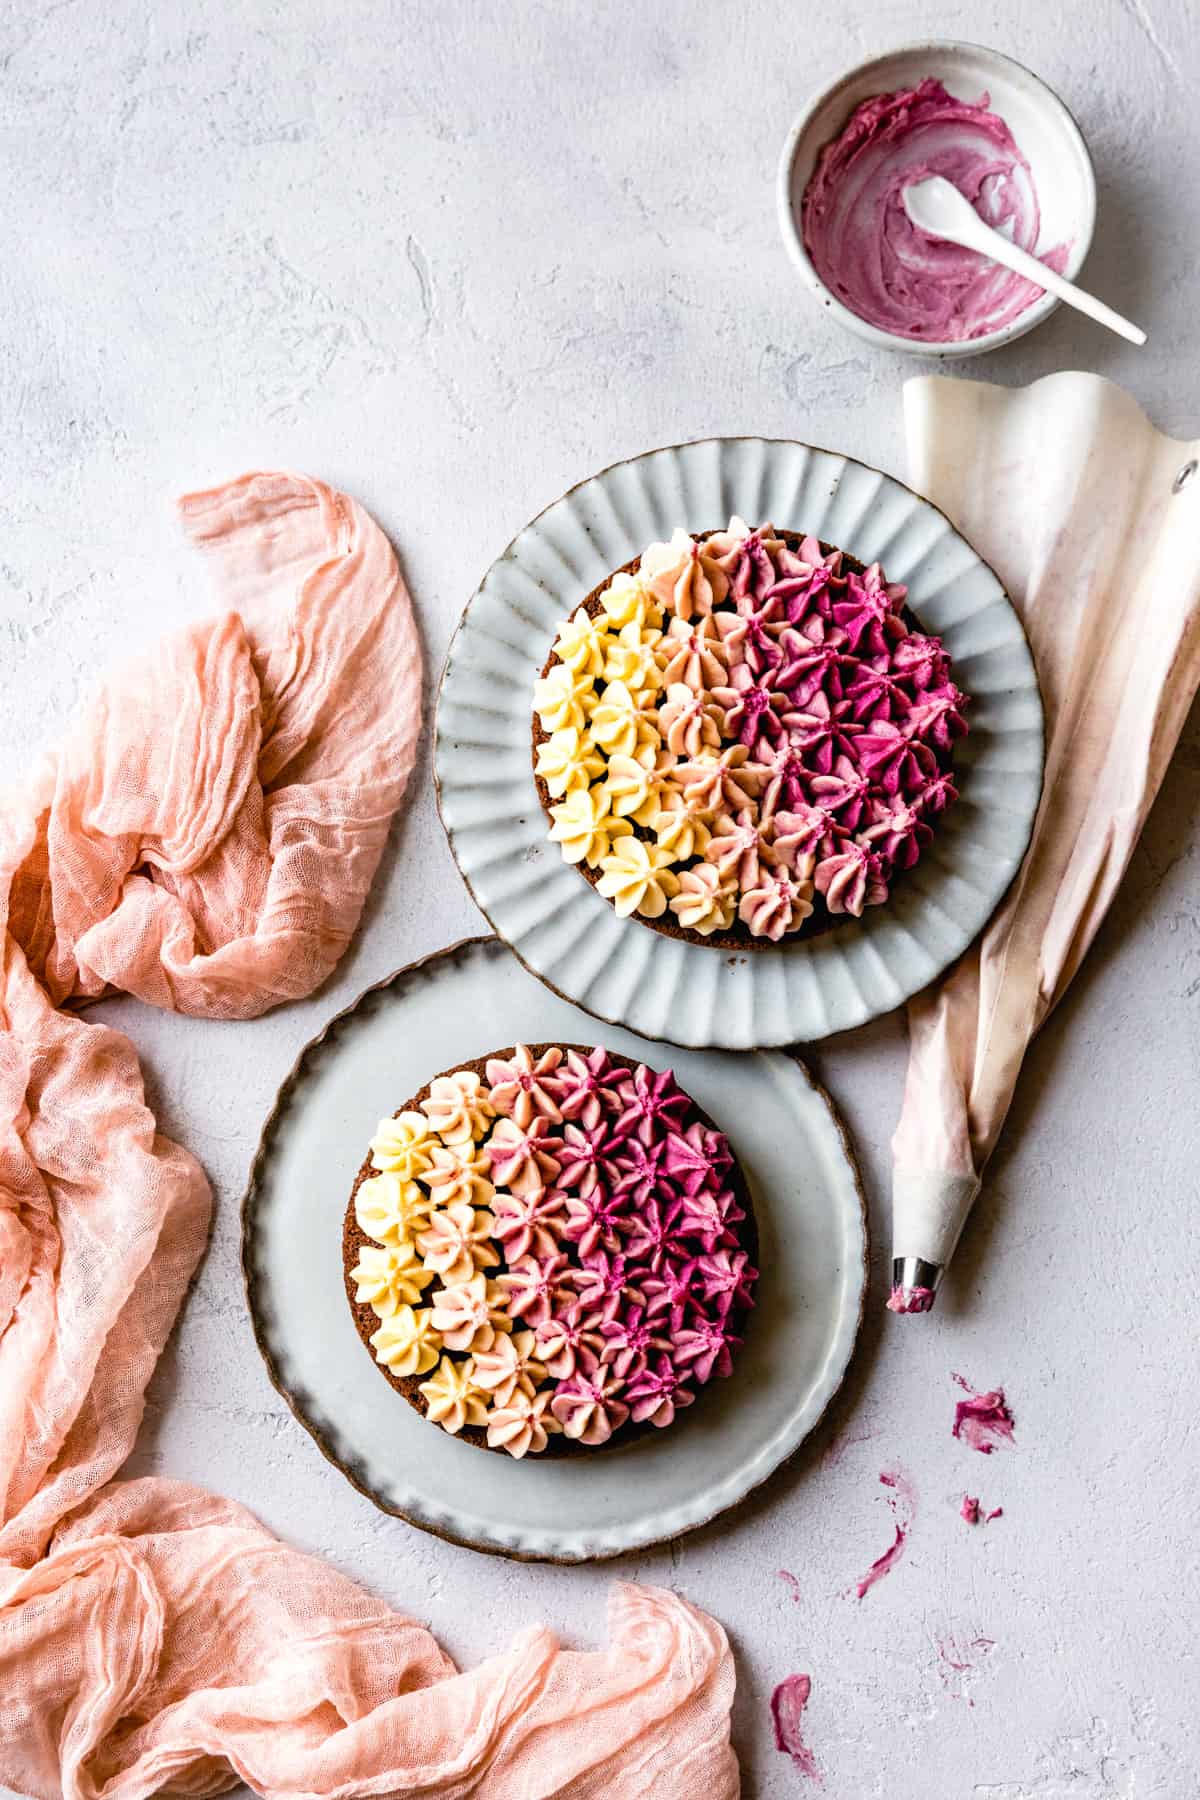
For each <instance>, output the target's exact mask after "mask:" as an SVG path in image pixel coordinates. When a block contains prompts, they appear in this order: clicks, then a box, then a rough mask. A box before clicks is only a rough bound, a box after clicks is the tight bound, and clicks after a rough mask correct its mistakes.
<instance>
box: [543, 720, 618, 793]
mask: <svg viewBox="0 0 1200 1800" xmlns="http://www.w3.org/2000/svg"><path fill="white" fill-rule="evenodd" d="M533 766H534V768H535V769H536V770H537V772H538V774H539V775H540V776H541V778H542V780H543V781H544V782H545V784H546V786H547V788H548V789H549V792H550V798H551V799H552V800H561V799H562V798H563V795H564V794H569V793H572V792H574V790H575V789H576V788H585V787H590V786H591V784H592V782H593V781H601V780H603V778H604V758H603V757H602V756H601V755H600V753H599V751H598V750H597V749H596V746H595V744H594V743H593V742H592V737H591V733H590V732H588V731H576V730H575V728H574V726H568V727H567V729H566V730H565V731H554V732H551V734H550V736H549V737H548V738H547V739H546V740H545V742H544V743H541V744H539V745H538V748H537V756H536V758H535V760H534V765H533Z"/></svg>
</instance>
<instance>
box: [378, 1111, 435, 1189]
mask: <svg viewBox="0 0 1200 1800" xmlns="http://www.w3.org/2000/svg"><path fill="white" fill-rule="evenodd" d="M430 1147H431V1146H430V1142H429V1122H428V1120H427V1119H425V1118H424V1117H423V1115H422V1114H421V1113H419V1112H403V1113H401V1114H400V1116H399V1117H398V1118H395V1119H381V1120H380V1121H379V1125H378V1128H377V1129H376V1132H375V1136H374V1137H373V1138H372V1139H371V1167H372V1168H373V1169H379V1170H380V1171H387V1172H388V1173H390V1174H393V1175H399V1176H400V1177H401V1178H402V1179H403V1180H405V1181H412V1180H414V1179H415V1178H416V1176H418V1175H420V1174H422V1173H423V1172H424V1170H426V1169H427V1168H428V1167H429V1152H430Z"/></svg>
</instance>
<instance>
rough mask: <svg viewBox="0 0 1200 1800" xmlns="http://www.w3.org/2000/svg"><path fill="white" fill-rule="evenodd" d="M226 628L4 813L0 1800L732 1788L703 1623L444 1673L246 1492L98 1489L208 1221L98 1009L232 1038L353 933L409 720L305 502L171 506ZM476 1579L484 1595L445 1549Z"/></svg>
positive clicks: (213, 630) (720, 1666)
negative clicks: (266, 1524)
mask: <svg viewBox="0 0 1200 1800" xmlns="http://www.w3.org/2000/svg"><path fill="white" fill-rule="evenodd" d="M183 514H184V520H185V523H186V525H187V528H188V530H189V531H190V533H191V535H192V537H193V538H194V539H195V540H196V541H197V542H199V543H201V544H203V545H204V546H205V547H206V548H207V549H208V550H209V551H210V552H211V553H212V554H213V555H214V557H215V559H216V562H217V568H218V573H219V577H220V580H221V584H222V587H223V589H224V591H225V594H226V595H227V597H228V599H229V601H230V603H231V605H232V607H233V608H234V609H235V610H231V611H228V612H226V613H224V614H223V615H222V616H221V617H219V618H217V619H215V620H211V621H209V622H208V623H206V624H203V625H197V626H193V627H191V628H189V629H188V630H186V631H184V632H182V633H180V634H179V636H177V637H175V638H172V639H170V640H168V641H167V642H166V643H165V644H163V645H161V646H159V647H158V648H157V649H156V650H155V651H154V652H153V653H152V654H150V655H149V656H147V657H146V658H145V659H144V660H143V661H142V662H141V663H139V664H137V665H135V666H134V667H132V668H130V669H127V670H125V671H124V672H123V673H122V674H120V675H119V676H117V677H115V678H113V679H110V680H109V681H108V682H107V683H106V684H105V686H104V687H103V688H102V689H101V692H100V694H99V697H98V699H97V701H96V703H95V705H94V706H93V708H92V710H91V712H90V713H89V714H88V716H87V718H86V720H85V721H84V723H83V725H82V727H81V729H80V730H79V732H78V733H77V734H76V735H75V736H74V737H73V738H72V739H71V741H70V742H69V743H68V744H67V746H66V747H65V748H64V749H63V750H62V751H61V752H60V753H58V754H57V755H55V756H53V757H50V758H49V759H47V761H46V762H45V763H44V765H43V766H42V768H41V769H40V770H39V772H38V774H37V775H36V777H35V779H34V782H33V784H32V786H31V788H30V789H29V790H28V791H27V792H26V793H24V794H23V795H21V796H20V797H19V798H10V799H9V800H8V802H7V804H6V806H5V807H4V808H3V809H2V810H0V923H2V924H3V926H4V940H3V943H4V948H3V959H4V960H3V969H2V977H0V978H2V988H0V1005H2V1007H3V1013H4V1019H3V1023H4V1026H5V1030H4V1033H3V1036H2V1037H0V1780H2V1781H4V1782H6V1783H8V1784H9V1785H10V1786H11V1787H13V1788H16V1789H18V1790H20V1791H21V1792H24V1793H28V1794H37V1795H45V1796H47V1797H50V1796H54V1797H55V1800H57V1796H59V1795H64V1796H66V1797H67V1800H90V1797H91V1796H94V1795H103V1796H113V1797H115V1796H122V1797H123V1800H129V1797H132V1796H140V1795H148V1794H153V1793H156V1792H158V1791H160V1790H163V1789H166V1790H170V1791H173V1792H178V1793H189V1794H215V1793H219V1792H221V1791H222V1790H224V1789H226V1788H228V1787H230V1786H232V1785H233V1784H234V1782H235V1780H236V1778H238V1777H241V1778H242V1779H243V1780H245V1781H247V1782H248V1783H249V1784H250V1785H251V1786H252V1787H254V1788H255V1789H257V1790H258V1791H259V1792H260V1793H263V1794H271V1795H276V1794H278V1795H283V1794H286V1795H289V1796H294V1795H322V1796H324V1795H330V1796H332V1795H339V1796H340V1795H357V1794H367V1793H371V1794H385V1793H403V1794H405V1795H440V1796H464V1795H467V1794H471V1795H479V1796H483V1797H484V1800H535V1797H536V1796H550V1795H555V1796H560V1797H564V1796H568V1795H569V1796H572V1797H574V1800H600V1797H601V1796H606V1797H611V1800H621V1797H632V1796H633V1795H639V1796H642V1795H650V1794H653V1795H655V1796H662V1797H663V1800H675V1797H678V1800H684V1796H693V1795H697V1794H702V1795H704V1796H705V1800H727V1797H729V1796H734V1795H736V1793H737V1768H736V1763H735V1762H734V1759H733V1754H732V1751H731V1750H730V1747H729V1707H730V1702H731V1699H732V1690H733V1671H732V1664H731V1660H730V1655H729V1649H728V1645H727V1644H726V1641H725V1638H724V1635H723V1633H722V1632H721V1630H720V1628H719V1626H717V1625H715V1624H714V1623H713V1622H712V1621H711V1620H709V1619H706V1618H705V1617H704V1616H703V1615H702V1614H700V1613H697V1612H695V1611H694V1610H693V1609H691V1608H690V1607H688V1606H687V1605H685V1603H684V1602H683V1601H681V1600H679V1599H677V1598H676V1597H674V1596H673V1595H671V1594H666V1593H661V1592H658V1591H656V1590H654V1589H651V1588H635V1587H622V1588H619V1589H617V1590H616V1593H615V1596H614V1600H613V1604H612V1609H611V1621H610V1622H611V1629H612V1634H613V1647H612V1648H611V1649H609V1650H608V1651H605V1652H600V1653H594V1654H577V1655H576V1654H569V1653H564V1652H562V1651H560V1650H559V1649H558V1648H557V1646H556V1644H555V1642H554V1639H553V1638H552V1637H551V1635H550V1634H549V1633H548V1632H547V1631H545V1630H541V1629H537V1628H533V1629H531V1630H529V1631H528V1632H527V1633H526V1634H525V1635H524V1636H522V1637H521V1638H519V1639H518V1640H517V1642H516V1643H515V1644H514V1645H513V1646H512V1648H511V1649H510V1650H509V1651H507V1652H506V1653H505V1654H504V1655H502V1656H498V1657H495V1658H493V1659H492V1660H491V1661H489V1662H486V1663H484V1664H482V1665H481V1666H480V1667H479V1668H477V1669H475V1670H473V1671H472V1672H471V1673H470V1674H467V1675H457V1674H456V1673H455V1671H454V1669H453V1667H452V1665H451V1664H450V1663H449V1662H448V1661H447V1659H446V1658H445V1657H444V1656H443V1655H442V1654H441V1652H440V1651H439V1649H438V1647H437V1645H436V1644H435V1642H434V1640H433V1638H432V1637H431V1636H430V1635H429V1633H428V1632H427V1631H425V1630H424V1629H423V1628H422V1627H421V1626H419V1625H416V1624H413V1623H412V1622H410V1621H409V1620H406V1619H404V1618H402V1617H400V1616H399V1615H397V1614H395V1613H392V1612H389V1611H388V1609H387V1608H386V1607H384V1606H383V1605H381V1604H380V1603H379V1602H378V1601H375V1600H372V1599H371V1598H370V1597H369V1596H368V1595H366V1594H364V1593H362V1592H361V1591H360V1590H359V1589H357V1588H355V1587H354V1586H353V1585H352V1584H351V1583H350V1582H348V1581H346V1580H345V1579H343V1578H342V1577H341V1576H339V1575H337V1574H336V1573H335V1572H334V1571H333V1570H332V1569H329V1568H327V1567H326V1566H325V1565H324V1564H322V1563H320V1562H318V1561H316V1560H314V1559H313V1558H311V1557H307V1556H302V1555H300V1554H299V1553H298V1552H296V1551H294V1550H289V1549H287V1548H286V1547H285V1546H284V1545H282V1544H280V1543H278V1542H277V1541H276V1540H275V1539H274V1538H272V1537H271V1536H270V1535H269V1534H268V1533H267V1532H266V1531H264V1530H263V1528H262V1527H261V1526H260V1525H258V1524H257V1523H256V1522H255V1520H254V1519H252V1518H251V1517H250V1515H249V1514H248V1513H246V1512H245V1511H244V1510H243V1509H242V1508H241V1507H239V1506H235V1505H234V1504H232V1503H231V1502H230V1501H227V1500H221V1499H218V1498H217V1497H215V1496H214V1495H211V1494H207V1493H205V1492H203V1491H202V1490H200V1489H197V1488H193V1487H188V1486H185V1485H184V1484H182V1483H177V1482H172V1481H164V1480H143V1481H131V1482H125V1483H113V1482H112V1481H111V1477H112V1476H113V1475H114V1474H115V1472H116V1470H117V1469H118V1468H119V1467H120V1465H121V1463H122V1462H123V1461H124V1460H125V1458H126V1456H127V1455H128V1453H129V1451H130V1448H131V1446H132V1444H133V1440H134V1436H135V1433H136V1431H137V1428H138V1424H139V1421H140V1419H141V1415H142V1404H143V1395H144V1392H145V1387H146V1383H147V1381H148V1380H149V1378H150V1374H151V1371H152V1370H153V1368H154V1364H155V1361H156V1359H157V1357H158V1355H159V1352H160V1351H161V1349H162V1347H163V1343H164V1341H165V1339H166V1337H167V1334H168V1332H169V1331H170V1329H171V1325H172V1322H173V1320H174V1318H175V1315H176V1312H177V1310H178V1308H179V1304H180V1301H181V1300H182V1298H183V1294H184V1290H185V1288H186V1286H187V1282H188V1279H189V1277H190V1276H191V1274H192V1271H193V1270H194V1269H195V1267H196V1264H197V1262H198V1260H199V1257H200V1254H201V1251H202V1249H203V1247H204V1242H205V1238H206V1235H207V1231H208V1221H209V1214H210V1207H211V1196H210V1193H209V1188H208V1184H207V1182H206V1180H205V1178H204V1175H203V1173H202V1171H201V1169H200V1167H199V1164H198V1163H196V1162H195V1160H194V1159H193V1158H192V1157H191V1156H189V1155H188V1153H187V1152H186V1151H184V1150H181V1149H180V1148H179V1147H178V1146H177V1145H175V1144H171V1143H169V1142H168V1141H167V1140H166V1139H165V1138H163V1137H160V1136H159V1135H158V1134H157V1132H156V1131H155V1128H154V1120H153V1119H152V1117H151V1116H150V1113H149V1112H148V1111H147V1108H146V1105H145V1100H144V1096H143V1090H142V1079H141V1074H140V1071H139V1069H138V1064H137V1059H136V1057H135V1055H134V1052H133V1049H132V1047H131V1045H130V1044H129V1043H128V1042H127V1041H126V1039H125V1038H123V1037H122V1036H121V1035H120V1034H119V1033H117V1032H115V1031H112V1030H110V1029H109V1028H107V1027H106V1026H102V1025H96V1024H90V1023H88V1022H87V1021H86V1020H84V1019H82V1018H80V1017H78V1016H76V1015H75V1014H74V1013H73V1012H71V1011H69V1010H68V1011H64V1010H59V1009H60V1008H61V1007H63V1006H64V1005H69V1003H70V1002H72V1001H76V1000H79V999H83V998H86V997H89V996H94V995H98V994H101V993H104V992H105V991H107V990H109V989H119V990H123V991H125V992H127V993H133V994H138V995H140V996H141V997H142V998H143V999H145V1000H150V1001H153V1002H154V1003H155V1004H157V1005H160V1006H166V1007H174V1008H175V1009H176V1010H178V1011H181V1012H192V1013H198V1014H205V1015H209V1016H216V1017H221V1018H247V1017H252V1016H254V1015H256V1014H258V1013H260V1012H263V1011H264V1010H265V1009H266V1008H267V1007H269V1006H271V1005H273V1004H274V1003H275V1002H276V1001H279V1000H284V999H292V998H295V997H297V996H299V995H302V994H307V993H309V992H310V991H311V990H312V989H313V988H314V987H316V986H317V984H318V983H319V982H320V981H321V980H322V979H323V978H324V977H325V976H326V975H327V974H328V973H329V971H330V970H331V969H332V968H333V966H334V964H335V963H336V961H337V959H338V957H339V955H340V954H341V952H342V950H343V949H344V947H345V945H346V943H347V941H348V939H349V937H350V934H351V932H352V931H353V930H354V927H355V925H356V923H357V920H358V916H359V912H360V909H361V907H362V903H363V899H364V896H365V894H366V892H367V888H368V886H369V885H370V882H371V878H372V876H373V874H374V872H375V868H376V865H377V863H378V860H379V855H380V852H381V850H382V848H383V844H384V840H385V838H386V835H387V830H388V824H389V821H390V819H391V816H392V813H393V811H394V809H395V807H396V805H397V803H398V801H399V799H400V797H401V794H402V793H403V790H404V786H405V783H406V781H407V780H408V777H409V774H410V772H411V769H412V764H413V756H414V751H415V746H416V740H417V734H418V730H419V724H420V704H421V667H420V652H419V647H418V643H417V637H416V631H415V627H414V624H413V618H412V610H411V607H410V604H409V598H408V594H407V591H406V589H405V586H404V582H403V580H402V579H401V576H400V573H399V570H398V568H397V566H396V560H395V557H394V555H393V553H392V550H391V547H390V546H389V544H388V542H387V540H386V538H385V537H384V536H383V534H382V532H381V531H380V530H379V529H378V527H377V526H376V525H375V524H374V523H373V521H372V520H371V519H370V518H368V517H367V515H366V514H365V513H364V512H363V510H362V509H361V507H359V506H357V505H356V504H355V503H354V502H353V501H352V500H349V499H347V498H346V497H345V496H344V495H341V494H336V493H333V492H331V491H330V490H329V489H328V488H325V487H322V486H321V485H320V484H319V483H317V482H314V481H309V480H306V479H305V478H303V477H300V476H291V475H252V476H247V477H246V478H244V479H243V480H241V481H237V482H234V483H233V484H232V485H231V486H229V487H227V488H223V489H220V490H218V491H216V492H213V493H208V494H199V495H195V496H193V497H192V498H191V499H189V500H186V501H185V502H184V506H183ZM463 1570H464V1574H465V1575H466V1576H467V1578H468V1579H469V1566H468V1563H467V1559H465V1558H464V1561H463Z"/></svg>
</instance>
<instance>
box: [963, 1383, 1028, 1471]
mask: <svg viewBox="0 0 1200 1800" xmlns="http://www.w3.org/2000/svg"><path fill="white" fill-rule="evenodd" d="M954 1379H955V1381H957V1383H958V1385H959V1387H960V1388H962V1389H963V1390H964V1392H965V1393H966V1396H967V1398H966V1399H965V1400H960V1401H958V1403H957V1405H956V1406H955V1408H954V1429H953V1432H952V1435H953V1436H954V1437H956V1438H961V1439H962V1441H963V1443H965V1444H969V1445H970V1446H971V1449H972V1450H978V1451H979V1452H980V1454H981V1455H983V1456H990V1455H991V1454H992V1452H993V1450H995V1449H996V1447H997V1445H999V1444H1011V1443H1012V1441H1013V1416H1012V1413H1011V1411H1010V1410H1009V1406H1008V1402H1007V1401H1006V1400H1005V1398H1004V1389H1003V1388H993V1389H992V1391H991V1392H990V1393H987V1394H977V1393H976V1392H975V1390H974V1388H973V1387H972V1386H971V1385H970V1383H969V1382H967V1381H964V1380H963V1378H962V1376H961V1375H956V1376H955V1377H954Z"/></svg>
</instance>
